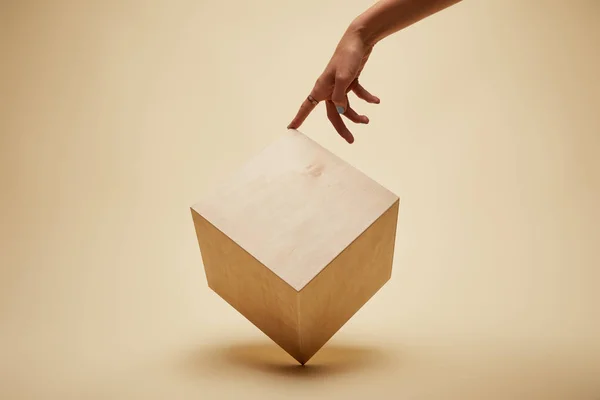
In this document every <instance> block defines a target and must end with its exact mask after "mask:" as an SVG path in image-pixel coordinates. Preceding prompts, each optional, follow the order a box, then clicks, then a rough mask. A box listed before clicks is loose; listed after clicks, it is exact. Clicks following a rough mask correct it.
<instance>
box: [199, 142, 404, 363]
mask: <svg viewBox="0 0 600 400" xmlns="http://www.w3.org/2000/svg"><path fill="white" fill-rule="evenodd" d="M398 206H399V200H398V198H397V197H396V196H395V195H394V194H392V193H391V192H389V191H387V190H386V189H385V188H383V187H381V186H380V185H378V184H377V183H376V182H374V181H372V180H371V179H369V178H368V177H367V176H365V175H364V174H362V173H361V172H360V171H358V170H356V169H354V168H353V167H351V166H350V165H348V164H347V163H345V162H344V161H342V160H340V159H339V158H337V157H336V156H334V155H333V154H331V153H330V152H328V151H327V150H325V149H324V148H322V147H321V146H319V145H318V144H317V143H315V142H314V141H312V140H310V139H308V138H307V137H306V136H304V135H302V134H300V133H299V132H296V131H288V132H286V134H285V135H283V137H282V138H281V139H279V140H278V141H276V142H275V143H273V144H272V145H271V146H269V147H267V148H266V149H264V150H263V151H262V152H261V153H260V154H258V155H257V156H256V157H254V158H253V159H252V160H250V162H248V163H247V164H246V165H245V166H244V168H242V169H241V171H239V173H238V174H236V175H235V176H233V177H231V178H230V179H229V180H227V181H225V182H223V184H222V185H220V187H219V188H218V190H216V191H214V192H213V193H212V195H211V196H208V197H207V198H205V200H204V201H203V202H201V203H198V204H197V205H195V206H194V207H192V215H193V220H194V225H195V229H196V235H197V237H198V243H199V246H200V251H201V254H202V260H203V264H204V268H205V272H206V278H207V282H208V285H209V287H210V288H211V289H212V290H214V291H215V292H216V293H217V294H219V295H220V296H221V297H222V298H223V299H224V300H225V301H227V302H228V303H229V304H230V305H231V306H232V307H234V308H235V309H236V310H237V311H239V312H240V313H241V314H243V315H244V316H245V317H246V318H247V319H248V320H249V321H250V322H252V323H253V324H254V325H255V326H256V327H258V328H259V329H260V330H261V331H262V332H263V333H265V334H266V335H267V336H268V337H270V338H271V339H272V340H273V341H274V342H276V343H277V344H278V345H279V346H281V347H282V348H283V349H284V350H285V351H287V352H288V353H289V354H290V355H291V356H293V357H294V358H295V359H296V360H298V361H299V362H301V363H305V362H306V361H308V360H309V359H310V358H311V357H312V356H313V355H314V354H315V353H316V352H317V351H318V350H319V349H320V348H321V347H322V346H323V345H324V344H325V343H326V342H327V341H328V340H329V339H330V338H331V337H332V336H333V335H334V334H335V332H337V331H338V330H339V329H340V328H341V327H342V326H343V325H344V324H345V323H346V322H347V321H348V319H349V318H350V317H352V315H354V313H356V311H358V309H360V307H362V306H363V305H364V304H365V303H366V302H367V301H368V300H369V299H370V298H371V296H372V295H373V294H375V293H376V292H377V291H378V290H379V288H381V286H383V284H384V283H385V282H387V280H388V279H389V278H390V275H391V268H392V260H393V252H394V242H395V236H396V223H397V216H398Z"/></svg>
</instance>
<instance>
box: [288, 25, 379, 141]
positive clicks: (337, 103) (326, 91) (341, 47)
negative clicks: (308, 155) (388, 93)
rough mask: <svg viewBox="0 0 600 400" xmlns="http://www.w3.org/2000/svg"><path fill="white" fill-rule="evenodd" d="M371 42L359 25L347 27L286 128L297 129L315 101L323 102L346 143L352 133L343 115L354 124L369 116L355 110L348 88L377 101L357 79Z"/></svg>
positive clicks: (368, 99)
mask: <svg viewBox="0 0 600 400" xmlns="http://www.w3.org/2000/svg"><path fill="white" fill-rule="evenodd" d="M372 49H373V46H372V45H368V44H367V43H366V41H365V40H364V39H363V38H362V37H361V34H360V32H359V30H358V29H354V28H353V27H350V28H349V29H348V30H347V31H346V33H345V34H344V36H343V37H342V39H341V40H340V42H339V43H338V45H337V47H336V49H335V52H334V53H333V56H332V57H331V60H330V61H329V63H328V64H327V67H326V68H325V71H323V73H322V74H321V76H320V77H319V78H318V79H317V81H316V83H315V86H314V87H313V89H312V91H311V92H310V95H309V96H308V97H307V98H306V100H304V102H303V103H302V105H301V106H300V110H298V113H297V114H296V116H295V117H294V119H293V121H292V122H291V123H290V124H289V125H288V129H298V128H299V127H300V125H302V123H303V122H304V120H305V119H306V118H307V117H308V115H309V114H310V113H311V112H312V110H314V109H315V108H316V106H317V104H318V103H320V102H323V101H324V102H325V106H326V109H327V117H328V118H329V120H330V121H331V124H332V125H333V127H334V128H335V130H336V131H337V132H338V133H339V134H340V136H341V137H343V138H344V139H346V141H347V142H348V143H353V142H354V136H353V135H352V133H351V132H350V130H348V128H347V127H346V124H345V123H344V120H343V119H342V116H344V117H346V118H347V119H348V120H350V121H352V122H354V123H357V124H368V123H369V118H367V117H366V116H365V115H360V114H358V113H357V112H356V111H355V110H354V109H353V108H352V107H351V106H350V102H349V100H348V92H350V91H352V92H354V94H355V95H356V96H357V97H358V98H360V99H362V100H365V101H366V102H368V103H374V104H379V101H380V100H379V98H377V97H376V96H374V95H372V94H371V93H369V92H368V91H367V90H366V89H365V88H364V87H363V86H362V85H361V84H360V83H359V81H358V77H359V75H360V73H361V72H362V70H363V68H364V66H365V63H366V62H367V60H368V59H369V55H370V54H371V50H372Z"/></svg>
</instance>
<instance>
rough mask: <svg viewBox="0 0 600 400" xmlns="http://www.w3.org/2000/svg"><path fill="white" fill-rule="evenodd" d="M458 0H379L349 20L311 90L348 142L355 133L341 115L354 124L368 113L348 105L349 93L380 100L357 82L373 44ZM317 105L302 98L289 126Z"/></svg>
mask: <svg viewBox="0 0 600 400" xmlns="http://www.w3.org/2000/svg"><path fill="white" fill-rule="evenodd" d="M458 2H460V0H380V1H378V2H377V3H375V4H374V5H373V6H371V7H370V8H369V9H367V10H366V11H365V12H364V13H362V14H361V15H359V16H358V17H357V18H356V19H354V21H352V22H351V24H350V25H349V27H348V28H347V29H346V31H345V32H344V34H343V35H342V38H341V39H340V41H339V42H338V45H337V46H336V49H335V51H334V53H333V55H332V57H331V59H330V60H329V62H328V64H327V66H326V67H325V70H324V71H323V73H322V74H321V76H319V77H318V78H317V81H316V83H315V85H314V87H313V89H312V91H311V92H310V96H312V97H313V98H314V100H316V101H317V102H318V103H319V104H320V103H322V102H325V107H326V110H327V117H328V118H329V121H330V122H331V124H332V125H333V127H334V128H335V130H336V131H337V132H338V134H339V135H340V136H341V137H342V138H344V139H345V140H346V141H347V142H348V143H354V135H352V132H350V130H349V129H348V127H347V126H346V123H345V122H344V119H343V118H342V117H345V118H346V119H348V120H350V121H351V122H354V123H357V124H368V123H369V118H368V117H367V116H365V115H361V114H358V113H357V112H356V111H355V110H354V108H353V107H352V106H351V105H350V101H349V99H348V93H350V92H352V93H354V94H355V95H356V97H358V98H359V99H361V100H364V101H366V102H367V103H372V104H379V103H380V99H379V98H378V97H377V96H374V95H373V94H371V93H370V92H369V91H368V90H367V89H365V87H364V86H362V84H361V83H359V76H360V74H361V72H362V71H363V68H364V67H365V64H366V63H367V61H368V60H369V56H370V55H371V52H372V50H373V47H374V46H375V45H376V44H377V43H379V42H380V41H381V40H383V39H384V38H386V37H388V36H390V35H392V34H393V33H396V32H398V31H400V30H402V29H404V28H406V27H407V26H410V25H412V24H414V23H415V22H418V21H420V20H422V19H424V18H426V17H428V16H430V15H433V14H435V13H437V12H439V11H441V10H443V9H445V8H447V7H450V6H451V5H454V4H456V3H458ZM316 107H317V105H315V104H313V103H312V102H311V101H310V100H309V99H308V98H307V99H305V100H304V102H303V103H302V105H301V106H300V109H299V110H298V112H297V114H296V116H295V117H294V119H293V120H292V122H290V124H289V125H288V129H298V128H299V127H300V126H301V125H302V123H303V122H304V121H305V120H306V118H307V117H308V116H309V114H310V113H311V112H312V111H313V110H314V109H315V108H316Z"/></svg>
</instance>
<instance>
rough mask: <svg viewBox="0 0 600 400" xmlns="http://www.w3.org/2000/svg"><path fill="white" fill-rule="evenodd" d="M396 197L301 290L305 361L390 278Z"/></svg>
mask: <svg viewBox="0 0 600 400" xmlns="http://www.w3.org/2000/svg"><path fill="white" fill-rule="evenodd" d="M398 210H399V201H396V202H395V203H394V204H393V205H392V206H391V207H390V208H389V209H388V210H387V211H385V212H384V213H383V214H382V215H381V216H380V217H379V218H378V219H377V220H376V221H375V222H374V223H373V224H372V225H371V226H370V227H369V228H367V229H366V230H365V231H364V232H363V233H362V234H361V235H360V236H359V237H358V238H357V239H356V240H355V241H354V242H353V243H352V244H351V245H350V246H348V247H347V248H346V249H345V250H344V251H343V252H342V253H341V254H340V255H339V256H338V257H337V258H336V259H335V260H334V261H333V262H332V263H331V264H329V265H328V266H327V267H326V268H325V269H324V270H323V271H322V272H321V273H320V274H319V275H318V276H317V277H315V279H314V280H313V281H311V282H310V283H309V284H308V285H307V286H306V287H305V288H304V289H303V290H302V291H301V292H300V306H299V311H300V317H299V318H300V343H301V352H302V357H303V360H304V361H303V362H306V361H308V359H310V358H311V357H312V356H313V355H314V354H315V353H316V352H317V351H318V350H319V349H320V348H321V347H322V346H323V345H325V343H327V341H328V340H329V339H330V338H331V337H332V336H333V335H334V334H335V333H336V332H337V331H338V330H339V329H340V328H341V327H342V326H343V325H344V324H345V323H346V322H347V321H348V320H349V319H350V318H351V317H352V316H353V315H354V314H355V313H356V312H357V311H358V310H359V309H360V308H361V307H362V306H363V305H364V304H365V303H366V302H367V301H368V300H369V299H370V298H371V297H372V296H373V295H374V294H375V293H376V292H377V291H379V289H380V288H381V287H382V286H383V285H384V284H385V283H386V282H387V281H388V280H389V279H390V277H391V272H392V264H393V258H394V247H395V240H396V227H397V221H398Z"/></svg>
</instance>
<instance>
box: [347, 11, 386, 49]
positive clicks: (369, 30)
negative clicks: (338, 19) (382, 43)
mask: <svg viewBox="0 0 600 400" xmlns="http://www.w3.org/2000/svg"><path fill="white" fill-rule="evenodd" d="M372 25H373V24H369V23H368V21H367V20H366V19H365V18H363V16H359V17H358V18H356V19H355V20H354V21H352V22H351V23H350V26H349V27H348V33H349V34H351V35H353V36H356V37H357V38H358V39H359V40H360V41H361V42H362V43H363V44H364V45H365V46H367V47H373V46H374V45H375V44H377V42H378V41H379V38H378V35H377V32H376V30H375V29H374V28H373V26H372Z"/></svg>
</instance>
